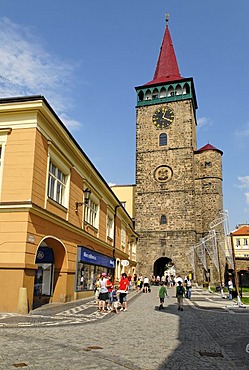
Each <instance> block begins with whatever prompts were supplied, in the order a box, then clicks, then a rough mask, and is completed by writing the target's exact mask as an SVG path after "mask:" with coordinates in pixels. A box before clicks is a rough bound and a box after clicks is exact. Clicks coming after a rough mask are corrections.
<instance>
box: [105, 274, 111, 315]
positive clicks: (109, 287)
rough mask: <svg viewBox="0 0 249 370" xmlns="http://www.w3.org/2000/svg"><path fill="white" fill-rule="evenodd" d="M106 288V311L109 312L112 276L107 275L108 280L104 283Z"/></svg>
mask: <svg viewBox="0 0 249 370" xmlns="http://www.w3.org/2000/svg"><path fill="white" fill-rule="evenodd" d="M106 287H107V290H108V301H107V310H108V311H111V309H112V289H113V279H112V275H111V274H109V275H108V280H107V282H106Z"/></svg>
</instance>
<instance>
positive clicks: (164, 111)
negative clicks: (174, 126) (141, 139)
mask: <svg viewBox="0 0 249 370" xmlns="http://www.w3.org/2000/svg"><path fill="white" fill-rule="evenodd" d="M152 121H153V123H154V125H155V126H156V127H157V128H160V129H162V128H167V127H169V126H170V125H171V123H172V122H173V121H174V111H173V110H172V109H171V108H169V107H160V108H158V109H157V110H156V111H155V113H154V114H153V116H152Z"/></svg>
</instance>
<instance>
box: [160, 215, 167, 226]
mask: <svg viewBox="0 0 249 370" xmlns="http://www.w3.org/2000/svg"><path fill="white" fill-rule="evenodd" d="M166 223H167V218H166V216H165V215H162V216H161V219H160V224H161V225H165V224H166Z"/></svg>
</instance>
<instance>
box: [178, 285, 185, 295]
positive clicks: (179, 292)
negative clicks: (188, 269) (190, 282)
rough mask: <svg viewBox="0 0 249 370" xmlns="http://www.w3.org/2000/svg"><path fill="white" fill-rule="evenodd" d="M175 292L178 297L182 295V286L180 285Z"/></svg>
mask: <svg viewBox="0 0 249 370" xmlns="http://www.w3.org/2000/svg"><path fill="white" fill-rule="evenodd" d="M177 290H178V294H179V295H183V293H184V290H183V286H181V285H180V286H179V287H178V289H177Z"/></svg>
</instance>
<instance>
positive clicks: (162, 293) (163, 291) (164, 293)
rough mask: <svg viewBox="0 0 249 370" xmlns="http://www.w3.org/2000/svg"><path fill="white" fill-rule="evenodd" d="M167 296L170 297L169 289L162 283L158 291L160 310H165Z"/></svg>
mask: <svg viewBox="0 0 249 370" xmlns="http://www.w3.org/2000/svg"><path fill="white" fill-rule="evenodd" d="M166 296H168V293H167V289H166V286H165V285H164V283H163V282H162V283H160V287H159V289H158V297H159V301H160V305H159V310H162V309H163V304H164V298H165V297H166Z"/></svg>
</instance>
